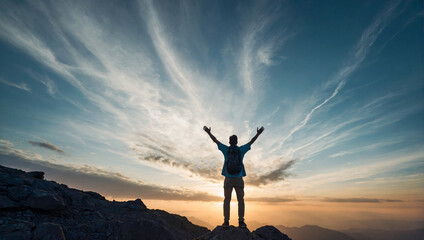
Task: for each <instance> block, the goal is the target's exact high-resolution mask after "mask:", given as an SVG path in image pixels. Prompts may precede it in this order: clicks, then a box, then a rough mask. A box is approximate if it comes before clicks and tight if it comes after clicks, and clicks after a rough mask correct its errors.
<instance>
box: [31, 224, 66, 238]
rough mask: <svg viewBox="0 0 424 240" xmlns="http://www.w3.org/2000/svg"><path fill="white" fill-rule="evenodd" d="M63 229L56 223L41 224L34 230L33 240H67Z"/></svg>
mask: <svg viewBox="0 0 424 240" xmlns="http://www.w3.org/2000/svg"><path fill="white" fill-rule="evenodd" d="M65 239H66V238H65V235H64V234H63V231H62V227H61V226H60V224H56V223H41V224H39V225H37V227H36V228H35V230H34V236H33V240H65Z"/></svg>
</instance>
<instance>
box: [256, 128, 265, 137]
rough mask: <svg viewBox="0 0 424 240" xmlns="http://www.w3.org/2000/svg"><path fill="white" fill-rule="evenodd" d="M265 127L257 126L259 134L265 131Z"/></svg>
mask: <svg viewBox="0 0 424 240" xmlns="http://www.w3.org/2000/svg"><path fill="white" fill-rule="evenodd" d="M264 129H265V128H264V127H263V126H262V127H261V128H256V132H257V134H258V135H259V134H261V133H262V132H263V131H264Z"/></svg>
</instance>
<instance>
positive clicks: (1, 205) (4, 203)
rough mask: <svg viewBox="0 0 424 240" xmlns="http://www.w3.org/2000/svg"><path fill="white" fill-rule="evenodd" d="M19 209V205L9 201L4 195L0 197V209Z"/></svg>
mask: <svg viewBox="0 0 424 240" xmlns="http://www.w3.org/2000/svg"><path fill="white" fill-rule="evenodd" d="M16 207H19V204H18V203H16V202H14V201H13V200H11V199H10V198H8V197H7V196H5V195H0V209H5V208H16Z"/></svg>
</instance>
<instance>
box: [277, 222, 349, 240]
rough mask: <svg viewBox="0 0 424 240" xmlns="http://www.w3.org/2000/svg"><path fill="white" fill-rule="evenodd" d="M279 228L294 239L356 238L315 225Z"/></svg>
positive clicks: (333, 239) (334, 239)
mask: <svg viewBox="0 0 424 240" xmlns="http://www.w3.org/2000/svg"><path fill="white" fill-rule="evenodd" d="M276 228H277V229H278V230H280V231H281V232H284V233H285V234H287V236H289V237H290V238H291V239H293V240H311V239H313V240H356V239H354V238H352V237H350V236H348V235H347V234H344V233H342V232H338V231H334V230H330V229H326V228H322V227H319V226H314V225H305V226H303V227H285V226H282V225H278V226H276Z"/></svg>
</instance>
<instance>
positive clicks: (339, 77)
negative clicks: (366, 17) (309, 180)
mask: <svg viewBox="0 0 424 240" xmlns="http://www.w3.org/2000/svg"><path fill="white" fill-rule="evenodd" d="M398 5H399V1H392V2H389V3H388V4H387V5H386V7H385V9H383V11H382V12H381V13H380V14H379V15H378V16H377V17H376V19H375V20H374V21H373V22H372V23H371V24H370V25H369V26H368V28H367V29H366V30H365V31H364V32H363V33H362V36H361V38H360V39H359V41H358V43H357V44H356V46H355V47H354V48H353V50H352V52H353V53H352V56H351V57H350V58H349V59H348V60H347V63H348V64H346V65H345V66H343V67H342V68H341V69H340V70H339V71H338V72H337V74H336V75H335V76H334V77H333V79H331V80H330V81H329V82H328V86H331V85H332V84H334V83H336V84H337V86H336V87H335V89H334V90H333V92H332V94H331V95H330V96H329V97H327V98H325V99H324V100H323V101H322V102H321V103H319V104H318V105H316V106H315V107H313V108H312V110H310V111H309V112H308V113H307V114H306V116H305V118H304V119H303V120H302V121H301V122H300V123H299V124H297V125H296V126H295V127H293V128H292V129H291V130H290V132H289V133H288V134H287V135H286V136H285V137H284V138H283V139H282V140H281V142H280V144H279V145H278V147H277V149H278V148H281V147H282V146H283V145H284V144H285V142H286V141H287V140H288V139H290V138H291V137H292V136H293V134H295V133H296V132H298V131H299V130H300V129H302V128H303V127H304V126H305V125H306V124H307V123H308V122H309V120H310V119H311V117H312V116H313V114H314V112H315V111H317V110H319V109H320V108H322V107H323V106H324V105H325V104H327V103H328V102H329V101H331V100H332V99H333V98H334V97H336V96H337V95H338V94H339V92H340V91H341V89H342V88H343V87H344V86H345V84H346V82H347V81H348V78H349V77H350V75H351V74H352V73H353V72H355V71H356V70H357V69H358V68H359V66H360V65H361V64H362V62H363V61H364V60H365V58H366V56H367V54H368V52H369V50H370V48H371V47H372V46H373V45H374V42H375V41H376V40H377V38H378V36H379V35H380V34H381V32H382V31H383V30H384V28H385V27H386V26H387V24H388V23H389V21H390V20H391V19H392V17H393V16H394V15H395V13H396V11H395V10H396V7H397V6H398Z"/></svg>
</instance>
